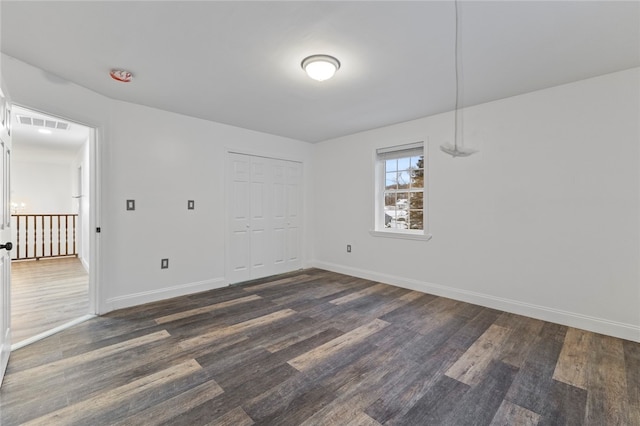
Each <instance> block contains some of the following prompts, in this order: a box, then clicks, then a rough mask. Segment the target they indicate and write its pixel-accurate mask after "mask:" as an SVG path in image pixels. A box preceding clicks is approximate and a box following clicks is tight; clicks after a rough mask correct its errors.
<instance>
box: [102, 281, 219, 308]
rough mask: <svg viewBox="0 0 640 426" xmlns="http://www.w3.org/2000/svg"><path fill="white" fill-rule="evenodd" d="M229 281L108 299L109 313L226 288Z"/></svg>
mask: <svg viewBox="0 0 640 426" xmlns="http://www.w3.org/2000/svg"><path fill="white" fill-rule="evenodd" d="M226 286H227V281H226V280H225V279H224V278H213V279H210V280H205V281H198V282H194V283H188V284H181V285H175V286H172V287H166V288H162V289H159V290H149V291H142V292H140V293H133V294H126V295H124V296H117V297H113V298H111V299H107V307H108V309H109V311H112V310H116V309H122V308H128V307H131V306H137V305H143V304H145V303H151V302H157V301H158V300H164V299H171V298H172V297H179V296H186V295H189V294H193V293H199V292H202V291H208V290H213V289H216V288H221V287H226Z"/></svg>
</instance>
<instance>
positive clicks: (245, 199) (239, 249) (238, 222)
mask: <svg viewBox="0 0 640 426" xmlns="http://www.w3.org/2000/svg"><path fill="white" fill-rule="evenodd" d="M228 173H229V177H228V182H229V184H228V191H229V194H228V197H227V200H228V207H227V210H228V218H229V225H228V226H229V227H228V233H229V239H228V241H229V248H228V253H227V257H228V259H229V266H228V268H227V269H228V270H227V274H228V279H229V282H231V283H235V282H240V281H246V280H249V279H251V256H250V250H251V235H250V228H251V216H250V215H251V209H250V204H251V157H248V156H246V155H238V154H229V168H228Z"/></svg>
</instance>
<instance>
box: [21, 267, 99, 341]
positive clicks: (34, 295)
mask: <svg viewBox="0 0 640 426" xmlns="http://www.w3.org/2000/svg"><path fill="white" fill-rule="evenodd" d="M88 312H89V275H88V274H87V271H85V269H84V267H83V266H82V263H81V262H80V260H79V259H78V258H75V257H62V258H56V259H42V260H38V261H35V260H33V261H13V262H11V343H14V344H15V343H18V342H21V341H23V340H25V339H28V338H30V337H33V336H35V335H37V334H40V333H43V332H45V331H48V330H51V329H53V328H55V327H58V326H60V325H62V324H65V323H67V322H69V321H71V320H73V319H75V318H78V317H81V316H83V315H86V314H87V313H88Z"/></svg>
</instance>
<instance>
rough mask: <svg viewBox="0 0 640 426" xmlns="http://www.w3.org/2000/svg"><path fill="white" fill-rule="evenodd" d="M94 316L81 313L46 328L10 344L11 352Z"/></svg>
mask: <svg viewBox="0 0 640 426" xmlns="http://www.w3.org/2000/svg"><path fill="white" fill-rule="evenodd" d="M95 317H96V316H95V315H92V314H87V315H83V316H81V317H80V318H76V319H74V320H71V321H69V322H65V323H64V324H62V325H59V326H57V327H55V328H52V329H51V330H47V331H45V332H43V333H40V334H36V335H35V336H33V337H29V338H28V339H26V340H23V341H21V342H18V343H16V344H14V345H11V352H13V351H15V350H18V349H20V348H24V347H25V346H27V345H30V344H32V343H35V342H37V341H38V340H42V339H44V338H46V337H49V336H53V335H54V334H56V333H59V332H61V331H64V330H66V329H67V328H70V327H73V326H74V325H78V324H81V323H83V322H85V321H87V320H90V319H92V318H95Z"/></svg>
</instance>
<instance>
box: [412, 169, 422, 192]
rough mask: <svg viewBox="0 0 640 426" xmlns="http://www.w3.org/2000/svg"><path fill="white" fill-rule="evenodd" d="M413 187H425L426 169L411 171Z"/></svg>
mask: <svg viewBox="0 0 640 426" xmlns="http://www.w3.org/2000/svg"><path fill="white" fill-rule="evenodd" d="M411 188H424V170H423V169H418V170H412V171H411Z"/></svg>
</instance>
